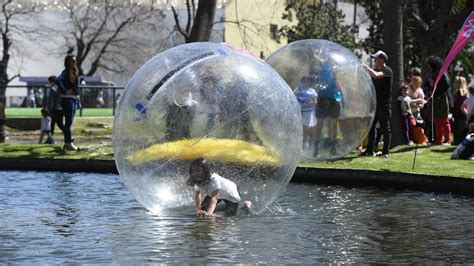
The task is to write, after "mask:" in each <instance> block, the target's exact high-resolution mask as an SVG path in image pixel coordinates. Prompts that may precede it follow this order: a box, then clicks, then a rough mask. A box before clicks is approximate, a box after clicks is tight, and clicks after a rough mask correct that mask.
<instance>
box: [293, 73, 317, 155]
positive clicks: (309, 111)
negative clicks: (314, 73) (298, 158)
mask: <svg viewBox="0 0 474 266" xmlns="http://www.w3.org/2000/svg"><path fill="white" fill-rule="evenodd" d="M311 83H312V78H311V77H309V76H304V77H302V78H301V86H299V87H296V88H295V90H294V93H295V95H296V98H297V99H298V103H299V104H300V107H301V118H302V122H303V149H305V148H308V147H309V146H310V145H311V144H312V143H314V126H316V116H315V108H314V107H315V105H316V97H317V95H316V91H315V90H314V89H313V88H311Z"/></svg>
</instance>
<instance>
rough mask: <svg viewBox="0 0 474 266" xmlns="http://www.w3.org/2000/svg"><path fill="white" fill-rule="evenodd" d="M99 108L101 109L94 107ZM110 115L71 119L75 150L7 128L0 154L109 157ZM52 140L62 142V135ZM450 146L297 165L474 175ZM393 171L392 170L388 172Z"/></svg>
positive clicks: (36, 134) (410, 148) (406, 148)
mask: <svg viewBox="0 0 474 266" xmlns="http://www.w3.org/2000/svg"><path fill="white" fill-rule="evenodd" d="M98 110H101V109H98ZM112 123H113V117H111V116H108V117H107V116H106V117H77V118H76V119H75V120H74V128H73V136H74V137H75V139H76V141H75V143H77V145H79V146H80V147H81V148H82V149H81V151H79V152H73V151H64V150H63V149H62V145H61V144H58V145H49V144H41V145H39V144H36V143H37V141H38V138H39V131H20V130H13V129H10V128H7V134H8V136H9V139H8V140H7V143H5V144H0V158H2V157H4V158H6V157H9V158H28V157H33V158H58V159H87V160H93V159H101V160H113V149H112ZM56 141H57V142H58V143H62V136H60V135H59V136H57V137H56ZM454 148H455V147H454V146H429V147H427V146H420V147H418V149H417V154H416V163H415V167H414V169H412V167H413V158H414V155H415V149H416V146H399V147H396V148H394V149H392V150H391V154H390V158H388V159H383V158H379V157H357V156H356V155H355V154H350V155H347V156H346V157H344V158H342V159H340V160H337V161H334V162H318V163H303V164H301V165H300V166H304V167H317V168H335V169H367V170H387V171H392V172H405V173H417V174H427V175H442V176H453V177H463V178H474V161H469V160H451V159H450V156H451V153H452V152H453V150H454ZM392 175H393V174H392Z"/></svg>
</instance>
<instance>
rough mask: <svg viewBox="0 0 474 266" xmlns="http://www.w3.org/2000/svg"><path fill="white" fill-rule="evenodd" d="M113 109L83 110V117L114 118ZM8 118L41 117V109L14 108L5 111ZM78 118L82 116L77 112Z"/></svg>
mask: <svg viewBox="0 0 474 266" xmlns="http://www.w3.org/2000/svg"><path fill="white" fill-rule="evenodd" d="M112 112H113V110H112V108H84V109H82V116H86V117H87V116H112ZM5 114H6V116H7V117H10V118H15V117H41V108H12V107H8V108H6V109H5ZM76 116H80V112H79V110H77V113H76Z"/></svg>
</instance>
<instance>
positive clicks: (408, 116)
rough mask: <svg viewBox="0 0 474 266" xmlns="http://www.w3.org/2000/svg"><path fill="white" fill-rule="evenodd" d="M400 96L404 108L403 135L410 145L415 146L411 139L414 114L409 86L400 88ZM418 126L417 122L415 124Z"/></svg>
mask: <svg viewBox="0 0 474 266" xmlns="http://www.w3.org/2000/svg"><path fill="white" fill-rule="evenodd" d="M400 94H401V95H400V96H399V97H398V100H399V101H400V103H401V108H402V126H403V134H404V137H405V141H406V143H408V144H409V145H413V141H412V140H411V138H410V127H411V126H412V125H413V122H412V121H413V120H414V119H415V118H414V117H413V113H412V112H411V108H410V104H411V102H412V100H411V98H410V96H409V94H408V86H402V87H401V88H400ZM415 124H416V122H415Z"/></svg>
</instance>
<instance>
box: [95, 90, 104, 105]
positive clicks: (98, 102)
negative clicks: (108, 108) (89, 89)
mask: <svg viewBox="0 0 474 266" xmlns="http://www.w3.org/2000/svg"><path fill="white" fill-rule="evenodd" d="M104 105H105V101H104V91H103V90H102V89H99V91H98V92H97V98H96V107H97V108H102V107H104Z"/></svg>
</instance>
